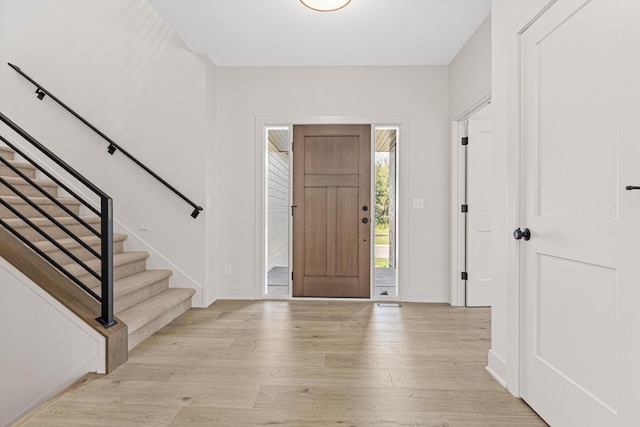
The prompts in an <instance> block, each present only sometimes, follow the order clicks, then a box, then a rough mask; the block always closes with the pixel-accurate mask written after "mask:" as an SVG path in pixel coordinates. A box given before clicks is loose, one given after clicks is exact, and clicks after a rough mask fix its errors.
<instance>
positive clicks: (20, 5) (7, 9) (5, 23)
mask: <svg viewBox="0 0 640 427" xmlns="http://www.w3.org/2000/svg"><path fill="white" fill-rule="evenodd" d="M55 1H56V0H20V1H16V0H0V42H2V41H3V40H5V39H7V38H8V37H9V36H10V35H11V34H13V33H14V32H16V31H17V30H18V29H19V28H20V27H22V26H23V25H24V24H25V23H27V22H29V20H30V19H32V18H33V17H34V16H35V15H37V14H38V13H39V12H40V11H41V10H42V9H44V8H45V7H47V6H49V5H50V4H52V3H53V2H55Z"/></svg>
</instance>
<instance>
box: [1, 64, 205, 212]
mask: <svg viewBox="0 0 640 427" xmlns="http://www.w3.org/2000/svg"><path fill="white" fill-rule="evenodd" d="M7 64H8V65H9V66H10V67H11V68H13V69H14V70H15V71H16V72H17V73H18V74H20V75H21V76H22V77H24V78H25V79H27V80H28V81H29V82H31V83H32V84H33V85H34V86H35V87H36V92H35V93H36V94H37V95H36V96H37V98H38V99H39V100H41V101H42V100H43V99H44V97H45V95H48V96H49V97H51V99H53V100H54V101H55V102H57V103H58V104H59V105H60V106H61V107H62V108H64V109H65V110H67V111H68V112H69V113H71V114H72V115H73V116H75V117H76V118H77V119H78V120H80V121H81V122H82V123H84V124H85V125H87V126H88V127H89V128H90V129H91V130H92V131H94V132H95V133H97V134H98V135H100V137H102V139H104V140H105V141H107V142H108V143H109V146H108V147H107V152H108V153H109V154H111V155H113V154H114V153H115V152H116V150H119V151H120V152H121V153H122V154H124V155H125V156H127V157H128V158H129V159H130V160H131V161H132V162H134V163H135V164H136V165H138V166H140V167H141V168H142V169H143V170H144V171H145V172H147V173H148V174H149V175H151V176H152V177H154V178H155V179H156V180H158V181H160V183H161V184H162V185H164V186H165V187H167V188H168V189H169V190H171V191H172V192H173V193H174V194H175V195H177V196H178V197H180V198H181V199H182V200H184V201H185V202H187V203H188V204H190V205H191V206H192V207H193V212H192V213H191V216H192V217H193V218H196V217H197V216H198V214H199V213H200V212H201V211H202V210H203V209H202V207H201V206H199V205H198V204H196V203H195V202H193V201H192V200H191V199H189V198H188V197H187V196H185V195H184V194H182V193H181V192H180V191H178V190H177V189H176V188H175V187H174V186H172V185H171V184H169V183H168V182H167V181H165V180H164V179H163V178H162V177H160V176H159V175H158V174H157V173H155V172H154V171H152V170H151V169H149V168H148V167H147V166H145V165H144V164H143V163H142V162H141V161H140V160H138V159H136V158H135V157H134V156H133V155H132V154H130V153H129V152H128V151H126V150H125V149H124V148H122V147H121V146H120V145H118V144H116V143H115V142H114V141H113V140H112V139H111V138H109V137H108V136H107V135H105V134H104V133H102V132H101V131H100V130H99V129H98V128H96V127H95V126H93V125H92V124H91V123H89V122H88V121H87V120H85V118H84V117H82V116H81V115H80V114H78V113H76V112H75V111H73V110H72V109H71V108H70V107H69V106H67V105H66V104H65V103H64V102H62V101H60V100H59V99H58V98H57V97H56V96H55V95H53V94H52V93H51V92H49V91H48V90H46V89H45V88H44V87H43V86H42V85H41V84H39V83H38V82H36V81H35V80H33V79H32V78H31V77H29V76H28V75H27V74H26V73H25V72H24V71H22V70H21V69H20V67H18V66H17V65H13V64H11V63H7Z"/></svg>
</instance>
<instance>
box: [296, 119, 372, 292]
mask: <svg viewBox="0 0 640 427" xmlns="http://www.w3.org/2000/svg"><path fill="white" fill-rule="evenodd" d="M293 144H294V145H293V205H294V208H293V215H294V216H293V296H294V297H358V298H369V292H370V284H369V276H370V252H371V251H370V248H371V242H370V241H369V240H370V234H371V233H370V227H371V203H370V202H371V200H370V198H371V126H369V125H366V126H363V125H306V126H294V127H293Z"/></svg>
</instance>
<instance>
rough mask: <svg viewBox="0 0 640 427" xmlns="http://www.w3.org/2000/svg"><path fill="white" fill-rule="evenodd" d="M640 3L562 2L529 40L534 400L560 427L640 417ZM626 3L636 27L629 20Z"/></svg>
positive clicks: (525, 310)
mask: <svg viewBox="0 0 640 427" xmlns="http://www.w3.org/2000/svg"><path fill="white" fill-rule="evenodd" d="M637 4H638V3H636V5H635V6H633V3H632V2H631V1H630V0H620V1H617V0H590V1H586V0H558V2H557V3H555V4H554V5H553V6H552V7H551V8H550V9H549V10H548V11H547V12H545V14H544V15H542V17H541V18H540V19H539V20H538V21H536V22H535V23H534V24H533V25H532V26H531V27H530V28H529V29H528V30H527V31H526V32H525V33H524V34H523V36H522V41H521V48H522V121H521V125H522V144H523V159H522V172H523V187H522V191H523V206H522V212H523V215H522V223H523V224H522V225H523V226H525V227H528V228H530V229H531V233H532V237H531V240H529V241H528V242H525V241H521V250H522V264H521V277H522V283H521V297H522V304H521V319H522V324H521V333H522V339H521V343H522V344H521V345H522V346H521V393H522V397H523V398H524V399H525V400H526V401H527V403H529V404H530V405H531V406H532V407H533V409H534V410H536V411H537V412H538V413H539V414H540V415H541V416H542V417H543V418H544V419H545V420H546V421H547V422H549V423H550V424H551V425H553V426H577V425H579V426H625V425H634V424H632V423H631V420H634V419H635V422H637V418H636V415H637V412H638V409H637V406H638V405H637V402H638V401H640V396H638V392H637V391H636V387H635V386H633V382H632V381H630V379H629V378H630V377H632V376H633V374H634V373H635V374H636V376H635V378H636V380H637V379H638V376H637V373H638V368H636V367H635V364H634V365H632V364H631V363H630V359H629V357H628V355H627V354H626V353H627V352H632V353H633V354H634V355H635V357H636V358H638V357H640V352H639V351H638V346H637V344H635V347H634V346H630V345H629V344H628V343H627V341H629V340H631V341H632V342H634V343H637V342H638V338H637V333H636V332H635V331H634V329H632V328H631V327H629V326H628V324H629V322H631V323H632V324H635V325H636V326H637V325H639V324H640V322H639V321H640V316H639V315H638V314H637V310H633V311H632V310H630V309H629V308H630V304H631V303H630V301H629V299H628V298H629V296H631V295H635V296H637V294H638V291H637V290H635V289H634V288H637V287H638V283H640V281H639V280H638V279H639V277H638V273H636V272H635V270H637V268H636V265H635V264H637V263H638V262H637V261H635V260H632V259H631V258H630V257H629V253H633V252H635V254H634V255H636V256H638V255H640V251H638V250H637V249H638V246H637V245H638V244H637V242H638V240H637V239H638V238H640V191H638V192H637V193H636V194H633V192H629V191H626V190H625V189H624V185H625V183H626V182H627V181H632V180H633V179H635V180H637V182H638V183H640V174H639V173H638V172H637V169H638V164H639V162H640V150H639V149H638V148H637V147H633V148H631V146H633V145H635V146H637V145H639V144H638V143H637V141H636V140H634V139H632V137H631V135H630V134H629V135H627V134H625V132H628V131H629V125H630V124H631V123H632V122H634V121H637V120H638V119H639V118H640V111H639V109H638V107H637V103H636V102H634V100H633V99H632V98H630V97H627V95H626V94H628V91H629V90H631V91H632V93H633V91H634V90H635V96H636V98H635V99H636V100H637V99H638V98H637V97H638V96H640V94H639V93H638V90H637V87H638V80H637V79H638V76H639V75H640V74H638V71H639V68H640V66H639V63H640V56H639V55H638V52H639V50H638V44H639V43H638V40H639V39H640V37H637V35H638V34H637V30H636V29H635V27H636V26H637V21H638V19H640V13H639V12H640V10H639V8H638V7H637ZM621 8H622V9H623V10H627V12H628V13H631V14H635V18H634V19H628V17H625V18H624V19H622V20H621V19H620V18H621V17H622V16H623V14H621V13H620V12H621ZM625 22H628V24H625ZM627 25H633V27H634V29H633V30H632V29H626V26H627ZM624 31H629V32H631V33H633V34H635V35H636V37H637V38H636V39H635V40H634V41H633V42H630V41H627V40H624V41H623V38H621V37H620V35H621V33H624ZM625 43H627V44H628V45H635V46H634V47H633V49H635V50H634V51H626V52H625V51H622V50H621V48H622V46H624V45H625ZM629 47H630V46H629ZM630 57H632V58H633V59H630ZM625 67H629V68H631V69H633V70H635V77H632V76H631V75H628V74H625V73H628V71H625V70H624V69H625ZM625 75H626V80H625V77H624V76H625ZM631 87H633V88H635V89H631ZM625 97H626V98H625ZM632 102H633V104H632ZM636 127H637V126H636ZM635 132H636V133H637V131H635ZM630 157H633V158H634V159H635V161H634V162H629V158H630ZM630 175H633V176H630ZM638 185H640V184H638ZM629 237H635V239H636V240H635V241H634V239H632V238H629ZM635 302H636V303H637V299H636V301H635ZM630 394H631V395H634V396H635V398H636V399H635V402H636V403H635V404H628V403H627V402H631V401H632V400H633V399H630V398H629V395H630Z"/></svg>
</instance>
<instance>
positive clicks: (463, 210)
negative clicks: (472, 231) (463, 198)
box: [460, 204, 469, 213]
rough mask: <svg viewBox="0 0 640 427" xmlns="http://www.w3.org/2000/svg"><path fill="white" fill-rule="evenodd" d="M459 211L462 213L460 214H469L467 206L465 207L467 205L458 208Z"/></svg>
mask: <svg viewBox="0 0 640 427" xmlns="http://www.w3.org/2000/svg"><path fill="white" fill-rule="evenodd" d="M460 210H461V212H462V213H467V212H469V205H467V204H464V205H462V206H461V207H460Z"/></svg>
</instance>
